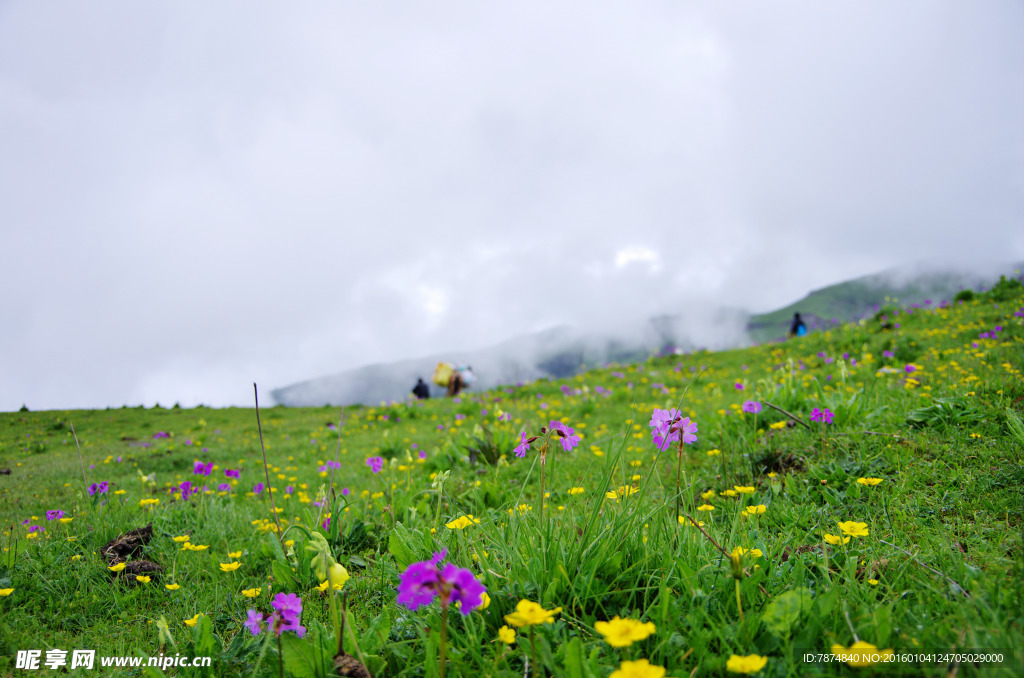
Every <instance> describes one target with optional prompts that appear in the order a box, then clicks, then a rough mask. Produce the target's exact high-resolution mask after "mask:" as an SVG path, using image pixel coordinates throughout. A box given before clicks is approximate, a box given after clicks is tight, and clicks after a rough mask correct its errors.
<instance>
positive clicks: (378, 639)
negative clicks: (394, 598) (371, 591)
mask: <svg viewBox="0 0 1024 678" xmlns="http://www.w3.org/2000/svg"><path fill="white" fill-rule="evenodd" d="M390 634H391V617H390V616H388V613H387V610H385V611H383V612H381V613H380V614H379V615H377V617H375V618H374V620H373V621H371V622H370V628H368V629H366V633H364V634H363V637H362V638H360V639H359V647H360V649H362V650H363V652H376V651H377V650H379V649H380V648H382V647H384V645H385V644H387V642H388V636H389V635H390Z"/></svg>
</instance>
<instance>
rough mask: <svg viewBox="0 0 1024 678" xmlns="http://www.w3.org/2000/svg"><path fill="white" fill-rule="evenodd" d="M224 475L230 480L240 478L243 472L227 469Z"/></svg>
mask: <svg viewBox="0 0 1024 678" xmlns="http://www.w3.org/2000/svg"><path fill="white" fill-rule="evenodd" d="M224 475H226V476H227V477H228V478H238V477H239V476H240V475H241V471H236V470H235V469H233V468H226V469H224Z"/></svg>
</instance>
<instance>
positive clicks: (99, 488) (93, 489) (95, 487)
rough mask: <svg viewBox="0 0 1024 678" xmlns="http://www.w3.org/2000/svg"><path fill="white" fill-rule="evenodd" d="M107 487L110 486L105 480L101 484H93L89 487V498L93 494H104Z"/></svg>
mask: <svg viewBox="0 0 1024 678" xmlns="http://www.w3.org/2000/svg"><path fill="white" fill-rule="evenodd" d="M109 487H110V484H109V483H108V482H107V481H106V480H104V481H103V482H102V483H93V484H92V485H90V486H89V496H90V497H91V496H93V495H94V494H106V493H107V490H108V489H109Z"/></svg>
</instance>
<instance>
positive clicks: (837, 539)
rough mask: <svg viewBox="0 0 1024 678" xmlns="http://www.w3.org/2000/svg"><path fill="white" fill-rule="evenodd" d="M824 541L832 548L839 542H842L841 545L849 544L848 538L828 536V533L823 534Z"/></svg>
mask: <svg viewBox="0 0 1024 678" xmlns="http://www.w3.org/2000/svg"><path fill="white" fill-rule="evenodd" d="M825 541H827V542H828V543H829V544H832V545H833V546H835V545H836V544H838V543H840V542H842V543H843V544H849V543H850V538H849V537H839V536H837V535H834V534H829V533H828V532H826V533H825Z"/></svg>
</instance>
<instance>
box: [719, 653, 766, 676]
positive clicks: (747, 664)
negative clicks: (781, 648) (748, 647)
mask: <svg viewBox="0 0 1024 678" xmlns="http://www.w3.org/2000/svg"><path fill="white" fill-rule="evenodd" d="M767 663H768V657H762V656H761V655H757V654H751V655H747V656H746V657H741V656H739V655H735V654H734V655H732V656H731V657H729V661H728V662H726V664H725V668H726V670H727V671H730V672H732V673H747V674H750V673H757V672H758V671H760V670H761V669H763V668H764V666H765V664H767Z"/></svg>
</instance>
